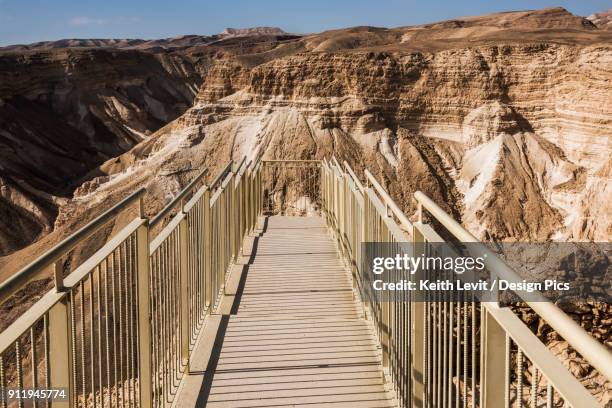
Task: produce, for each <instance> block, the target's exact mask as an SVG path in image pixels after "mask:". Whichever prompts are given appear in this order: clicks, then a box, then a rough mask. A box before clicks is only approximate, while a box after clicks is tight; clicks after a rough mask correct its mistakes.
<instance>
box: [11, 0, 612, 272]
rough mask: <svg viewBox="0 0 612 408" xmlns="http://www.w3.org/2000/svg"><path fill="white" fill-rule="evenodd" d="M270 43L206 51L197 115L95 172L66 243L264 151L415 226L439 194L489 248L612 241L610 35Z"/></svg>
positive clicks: (469, 23)
mask: <svg viewBox="0 0 612 408" xmlns="http://www.w3.org/2000/svg"><path fill="white" fill-rule="evenodd" d="M247 38H248V37H247ZM258 38H260V40H259V41H245V39H244V38H243V37H240V36H238V37H232V36H230V37H228V38H224V39H221V40H218V41H215V42H212V43H208V44H205V45H200V46H198V47H196V48H194V49H192V50H191V51H190V54H189V55H191V56H192V57H193V56H194V55H198V56H199V59H198V61H199V62H198V63H197V64H196V68H197V69H198V72H200V73H201V75H202V78H203V79H202V86H201V88H200V90H199V92H198V95H197V97H196V98H195V101H194V105H193V107H192V108H190V109H189V110H188V111H187V112H185V114H183V115H182V116H181V117H180V118H179V119H178V120H176V121H175V122H173V123H172V124H171V125H169V126H166V127H164V128H163V129H162V130H160V131H159V132H157V133H156V134H155V135H154V137H153V138H152V139H150V140H147V141H145V142H143V143H141V145H139V146H137V147H136V148H135V149H133V150H132V151H130V152H128V153H126V154H125V155H122V156H120V157H118V158H117V159H113V160H110V161H109V162H107V163H106V164H104V165H103V166H101V167H99V168H98V169H97V170H96V171H95V172H93V173H89V174H88V177H89V178H92V177H93V178H92V179H91V180H90V181H89V182H87V183H86V184H85V185H83V186H82V187H80V188H79V189H77V191H76V192H75V195H74V197H73V199H72V200H70V201H69V202H67V203H66V204H65V205H62V206H61V208H60V212H59V217H58V221H57V222H56V225H55V229H56V230H57V231H60V232H61V231H66V230H70V229H71V228H73V227H74V222H73V221H71V220H74V219H75V217H74V214H75V213H79V212H82V213H83V214H88V215H89V216H91V215H92V214H93V213H95V212H96V211H99V210H100V208H101V207H100V203H108V204H107V205H110V203H112V202H113V201H115V200H117V199H118V198H119V197H121V196H123V195H125V194H127V193H128V192H129V191H130V190H131V189H133V188H135V187H136V186H137V185H141V184H144V185H147V186H149V187H150V189H151V191H152V192H151V195H152V196H155V197H152V200H150V202H151V208H150V211H151V212H153V211H155V209H156V206H157V208H159V207H161V205H162V203H163V201H164V199H165V198H167V197H169V196H170V195H171V194H172V192H175V191H176V190H177V189H178V188H179V187H180V185H181V183H182V182H184V181H185V179H187V178H188V177H189V174H193V172H194V171H196V170H197V169H199V168H202V167H205V166H206V167H210V168H211V172H212V173H214V170H215V169H216V168H218V167H219V166H221V164H222V162H223V160H225V159H228V158H229V157H234V158H238V157H240V156H241V155H243V154H250V153H251V152H252V151H253V149H254V148H255V147H256V146H261V147H262V148H263V149H264V151H265V154H266V157H275V158H312V157H323V156H325V155H330V154H332V153H335V154H337V155H339V156H340V157H342V158H346V159H347V160H349V162H350V163H351V164H353V165H354V166H355V168H356V169H357V170H358V171H361V169H362V168H363V167H364V166H366V165H367V166H368V167H370V168H371V169H372V170H373V171H374V172H375V174H376V175H377V177H379V179H380V180H381V181H382V182H383V183H384V184H385V185H386V186H387V188H388V189H389V190H390V191H391V193H392V194H393V196H394V197H395V198H396V199H397V201H398V202H399V203H400V204H401V205H402V206H403V208H404V209H405V210H406V211H407V212H408V213H412V211H413V209H414V203H413V202H412V199H411V196H412V193H413V192H414V191H415V190H417V189H421V190H424V191H426V192H427V193H428V194H430V195H431V196H432V197H433V198H434V199H435V200H436V201H438V202H439V203H441V204H442V205H444V206H445V208H446V209H447V210H448V211H450V212H451V213H453V214H454V215H455V216H456V217H457V218H460V219H462V221H463V222H464V224H465V225H466V226H467V227H468V228H469V229H470V230H472V231H473V232H474V233H475V234H477V235H478V236H480V237H482V238H487V239H520V240H545V239H551V238H555V239H594V240H597V239H600V240H606V239H609V237H610V236H611V235H612V226H611V225H612V223H611V220H610V211H609V209H608V208H607V205H606V194H607V193H606V191H609V189H608V190H607V189H606V188H601V187H602V183H603V185H605V186H608V185H609V183H610V180H609V177H608V175H609V171H607V170H606V169H608V170H609V163H608V160H609V156H610V130H611V129H612V106H611V104H610V100H612V98H611V96H612V95H611V93H610V92H611V91H610V87H609V81H610V77H611V76H612V72H611V71H610V69H609V66H610V62H611V60H612V50H611V47H610V45H609V44H610V38H611V37H610V33H609V32H608V31H603V30H600V29H598V28H597V27H596V26H595V25H593V24H592V23H591V22H590V21H588V20H586V19H584V18H581V17H576V16H574V15H572V14H571V13H568V12H567V11H565V10H563V9H546V10H538V11H533V12H517V13H500V14H496V15H491V16H484V17H473V18H472V17H470V18H462V19H459V20H451V21H446V22H441V23H437V24H430V25H426V26H419V27H407V28H397V29H381V28H371V27H357V28H351V29H346V30H336V31H332V32H325V33H321V34H317V35H310V36H306V37H303V38H297V37H285V38H282V37H275V38H276V41H273V42H272V43H271V44H270V42H269V41H265V40H263V38H266V36H259V37H258ZM245 44H246V45H245ZM424 50H428V51H424ZM192 61H193V59H192ZM202 61H205V62H202ZM221 159H223V160H221ZM127 175H129V177H128V176H127ZM593 200H595V201H596V202H601V203H602V206H601V207H597V208H592V207H591V206H589V205H588V203H589V202H593ZM94 202H95V203H96V205H95V206H93V205H90V204H89V203H94ZM94 207H95V209H94ZM594 217H598V218H597V222H595V218H594ZM86 218H87V217H81V218H79V219H86ZM60 232H58V233H57V234H52V236H56V238H55V239H57V236H61V235H62V234H61V233H60ZM53 239H54V238H53V237H50V238H49V239H48V240H43V241H41V242H40V243H38V245H37V246H39V245H40V246H43V245H45V243H46V242H51V241H53ZM9 259H15V258H14V257H11V258H9ZM19 259H23V258H22V257H21V258H19ZM4 262H6V264H11V261H7V260H4Z"/></svg>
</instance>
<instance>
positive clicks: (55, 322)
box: [47, 296, 74, 407]
mask: <svg viewBox="0 0 612 408" xmlns="http://www.w3.org/2000/svg"><path fill="white" fill-rule="evenodd" d="M48 319H49V321H48V327H47V330H48V338H49V385H50V386H51V388H54V389H55V388H64V389H66V391H67V393H68V399H66V400H57V401H53V406H54V407H72V406H73V405H74V392H73V390H74V384H72V374H73V370H74V367H73V366H72V353H73V350H72V340H71V336H70V297H69V296H64V298H63V299H62V300H60V301H59V302H57V303H56V304H55V305H54V306H53V307H52V308H51V309H50V310H49V317H48Z"/></svg>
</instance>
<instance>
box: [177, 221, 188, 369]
mask: <svg viewBox="0 0 612 408" xmlns="http://www.w3.org/2000/svg"><path fill="white" fill-rule="evenodd" d="M181 216H182V217H183V218H182V219H181V221H180V223H179V293H180V296H179V302H180V312H179V313H180V315H179V319H180V324H179V327H180V339H181V359H182V361H183V365H184V366H185V367H186V368H187V371H189V289H188V288H189V282H188V279H189V267H188V265H189V263H188V259H187V256H188V252H187V249H188V245H189V242H188V236H189V234H188V232H189V231H188V229H189V225H188V223H187V215H186V214H185V213H183V214H181Z"/></svg>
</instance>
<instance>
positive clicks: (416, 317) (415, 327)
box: [409, 222, 426, 408]
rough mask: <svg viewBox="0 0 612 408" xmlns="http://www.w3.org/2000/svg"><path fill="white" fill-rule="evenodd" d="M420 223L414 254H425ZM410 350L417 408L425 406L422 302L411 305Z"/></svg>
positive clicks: (416, 230)
mask: <svg viewBox="0 0 612 408" xmlns="http://www.w3.org/2000/svg"><path fill="white" fill-rule="evenodd" d="M420 224H421V223H420V222H418V223H415V224H414V227H413V229H412V236H413V237H414V252H413V253H414V254H415V256H418V254H422V253H425V238H424V237H423V235H422V234H421V232H420V231H419V229H418V228H417V225H420ZM422 275H423V271H422V270H419V271H417V272H416V274H415V275H414V279H415V282H417V285H418V281H419V279H421V278H422V277H423V276H422ZM411 309H412V316H411V317H412V339H411V343H412V350H411V353H410V354H411V355H410V357H411V364H410V365H409V366H410V367H409V369H411V370H412V373H411V378H412V406H413V407H416V408H419V407H424V406H425V376H426V373H425V361H424V356H425V307H424V304H423V302H422V301H416V302H413V303H412V307H411Z"/></svg>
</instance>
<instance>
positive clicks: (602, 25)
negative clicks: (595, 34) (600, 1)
mask: <svg viewBox="0 0 612 408" xmlns="http://www.w3.org/2000/svg"><path fill="white" fill-rule="evenodd" d="M587 19H588V20H589V21H591V22H592V23H593V24H595V25H596V26H597V28H599V29H601V30H612V8H611V9H609V10H606V11H602V12H599V13H593V14H591V15H590V16H588V17H587Z"/></svg>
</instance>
